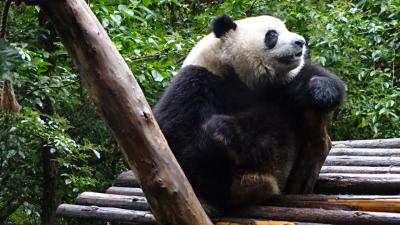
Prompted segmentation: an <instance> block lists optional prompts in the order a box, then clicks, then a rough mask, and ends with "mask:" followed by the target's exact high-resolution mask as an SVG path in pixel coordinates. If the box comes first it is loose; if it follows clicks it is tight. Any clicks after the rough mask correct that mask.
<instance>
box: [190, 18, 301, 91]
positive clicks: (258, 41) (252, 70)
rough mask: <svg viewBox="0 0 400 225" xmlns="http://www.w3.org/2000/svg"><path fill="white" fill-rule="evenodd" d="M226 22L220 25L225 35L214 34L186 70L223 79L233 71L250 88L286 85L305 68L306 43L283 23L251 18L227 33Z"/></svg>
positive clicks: (192, 55) (202, 43)
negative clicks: (196, 68)
mask: <svg viewBox="0 0 400 225" xmlns="http://www.w3.org/2000/svg"><path fill="white" fill-rule="evenodd" d="M226 18H228V19H230V18H229V17H226ZM225 22H226V21H222V22H221V23H222V25H221V24H217V25H219V27H217V29H222V34H217V33H216V32H215V30H214V34H210V35H208V36H206V37H205V38H204V39H202V40H201V41H200V42H199V44H197V45H196V46H195V48H193V50H192V51H191V52H190V54H189V55H188V57H187V58H186V60H185V62H184V66H185V65H199V66H203V67H205V68H207V69H209V70H210V71H211V72H213V73H215V74H217V75H224V74H225V73H226V72H227V71H228V69H227V68H228V67H231V68H233V69H234V70H235V72H236V73H237V74H238V76H239V77H240V79H241V80H242V81H243V82H245V83H246V84H247V85H248V86H250V87H251V86H254V85H256V84H262V83H265V82H286V81H288V80H290V79H291V78H292V77H294V76H295V75H297V73H298V72H299V71H300V69H301V68H302V66H303V64H304V53H305V51H306V48H305V40H304V38H303V37H302V36H300V35H298V34H296V33H293V32H290V31H288V29H287V28H286V26H285V24H284V23H283V22H282V21H281V20H280V19H278V18H275V17H272V16H259V17H249V18H246V19H242V20H238V21H235V23H233V21H231V23H232V24H229V23H228V25H230V26H231V27H230V28H228V29H225V28H224V26H225V25H224V23H225ZM232 27H233V28H232ZM224 29H225V30H224ZM216 36H218V38H217V37H216Z"/></svg>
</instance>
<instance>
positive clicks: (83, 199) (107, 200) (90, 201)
mask: <svg viewBox="0 0 400 225" xmlns="http://www.w3.org/2000/svg"><path fill="white" fill-rule="evenodd" d="M75 202H76V203H77V204H80V205H95V206H104V207H113V208H122V209H135V210H140V211H149V210H150V207H149V205H148V204H147V200H146V198H144V197H140V196H127V195H114V194H104V193H96V192H83V193H82V194H80V195H79V196H78V197H77V198H76V201H75Z"/></svg>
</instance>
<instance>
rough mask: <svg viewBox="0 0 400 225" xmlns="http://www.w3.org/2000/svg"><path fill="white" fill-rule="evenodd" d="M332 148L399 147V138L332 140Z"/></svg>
mask: <svg viewBox="0 0 400 225" xmlns="http://www.w3.org/2000/svg"><path fill="white" fill-rule="evenodd" d="M332 147H334V148H339V147H340V148H400V138H389V139H375V140H352V141H333V142H332Z"/></svg>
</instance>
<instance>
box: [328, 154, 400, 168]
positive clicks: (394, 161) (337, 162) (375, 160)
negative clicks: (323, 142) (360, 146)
mask: <svg viewBox="0 0 400 225" xmlns="http://www.w3.org/2000/svg"><path fill="white" fill-rule="evenodd" d="M324 165H325V166H400V157H383V156H328V157H327V159H326V161H325V164H324Z"/></svg>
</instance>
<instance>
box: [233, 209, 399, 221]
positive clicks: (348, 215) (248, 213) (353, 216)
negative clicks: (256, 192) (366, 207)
mask: <svg viewBox="0 0 400 225" xmlns="http://www.w3.org/2000/svg"><path fill="white" fill-rule="evenodd" d="M231 215H234V216H235V217H242V218H254V219H261V220H264V219H270V220H289V221H299V222H314V223H333V224H341V225H377V224H379V225H395V224H396V225H398V224H400V214H399V213H383V212H365V211H344V210H325V209H316V208H312V209H311V208H287V207H273V206H255V207H248V208H245V209H240V210H236V211H234V212H232V213H231Z"/></svg>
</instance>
